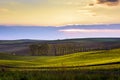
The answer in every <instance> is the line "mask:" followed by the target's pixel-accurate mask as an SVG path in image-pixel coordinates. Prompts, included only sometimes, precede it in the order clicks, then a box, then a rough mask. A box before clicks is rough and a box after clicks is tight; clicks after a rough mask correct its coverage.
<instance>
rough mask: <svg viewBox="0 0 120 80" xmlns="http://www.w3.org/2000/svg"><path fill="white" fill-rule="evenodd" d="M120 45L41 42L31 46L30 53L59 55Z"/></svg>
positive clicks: (34, 54) (107, 48)
mask: <svg viewBox="0 0 120 80" xmlns="http://www.w3.org/2000/svg"><path fill="white" fill-rule="evenodd" d="M117 47H120V46H119V45H118V46H117V44H109V43H107V44H106V43H98V44H93V43H83V44H82V43H54V44H52V43H41V44H32V45H30V46H29V48H30V53H31V55H33V56H48V55H51V56H58V55H65V54H71V53H77V52H86V51H93V50H109V49H112V48H117Z"/></svg>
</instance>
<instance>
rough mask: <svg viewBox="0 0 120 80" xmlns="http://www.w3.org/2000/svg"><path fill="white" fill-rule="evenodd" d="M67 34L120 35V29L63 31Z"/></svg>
mask: <svg viewBox="0 0 120 80" xmlns="http://www.w3.org/2000/svg"><path fill="white" fill-rule="evenodd" d="M59 31H60V32H65V33H120V29H63V30H59Z"/></svg>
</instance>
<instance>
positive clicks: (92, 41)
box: [0, 38, 120, 55]
mask: <svg viewBox="0 0 120 80" xmlns="http://www.w3.org/2000/svg"><path fill="white" fill-rule="evenodd" d="M40 43H49V44H64V43H77V44H82V45H83V46H85V47H87V48H89V46H90V47H91V46H93V45H94V46H98V45H101V44H102V45H104V46H108V47H109V46H111V45H112V46H113V45H114V46H115V48H116V47H117V48H120V38H84V39H64V40H29V39H23V40H0V52H2V53H9V54H13V53H15V54H16V55H30V49H29V46H30V45H32V44H40ZM114 46H113V47H114ZM48 55H49V54H48Z"/></svg>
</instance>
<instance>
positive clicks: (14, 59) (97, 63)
mask: <svg viewBox="0 0 120 80" xmlns="http://www.w3.org/2000/svg"><path fill="white" fill-rule="evenodd" d="M0 55H1V56H0V66H3V67H4V66H5V67H6V68H18V69H22V68H26V69H43V68H44V69H54V68H55V69H57V68H58V69H59V68H62V67H63V68H70V69H73V68H88V69H99V68H100V69H101V68H102V69H108V68H120V65H119V63H120V49H113V50H108V51H91V52H79V53H74V54H68V55H64V56H13V55H6V54H3V53H1V54H0Z"/></svg>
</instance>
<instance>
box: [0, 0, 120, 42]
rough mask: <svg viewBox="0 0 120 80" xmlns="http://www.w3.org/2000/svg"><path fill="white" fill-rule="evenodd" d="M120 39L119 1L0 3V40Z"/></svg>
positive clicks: (4, 0)
mask: <svg viewBox="0 0 120 80" xmlns="http://www.w3.org/2000/svg"><path fill="white" fill-rule="evenodd" d="M88 37H120V0H0V39H2V40H3V39H4V40H5V39H10V40H11V39H65V38H88Z"/></svg>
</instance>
